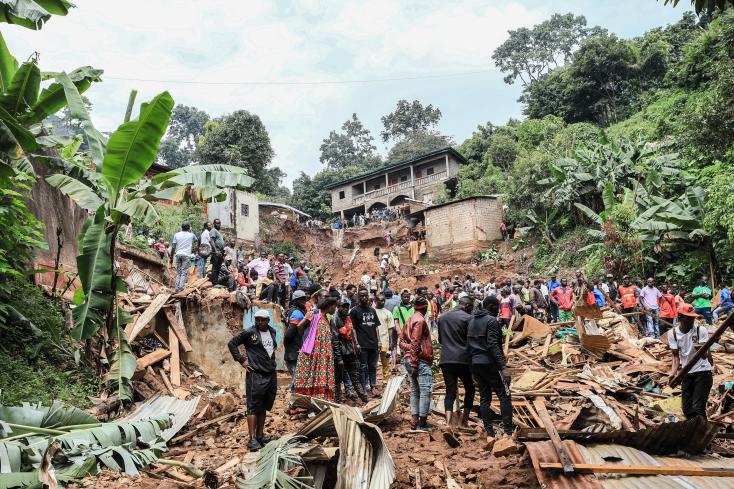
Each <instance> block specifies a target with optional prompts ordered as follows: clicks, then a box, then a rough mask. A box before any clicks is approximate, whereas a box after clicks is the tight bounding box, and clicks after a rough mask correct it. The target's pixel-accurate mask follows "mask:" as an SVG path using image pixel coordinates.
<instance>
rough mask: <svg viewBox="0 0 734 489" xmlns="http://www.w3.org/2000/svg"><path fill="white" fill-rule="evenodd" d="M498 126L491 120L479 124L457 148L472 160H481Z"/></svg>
mask: <svg viewBox="0 0 734 489" xmlns="http://www.w3.org/2000/svg"><path fill="white" fill-rule="evenodd" d="M496 130H497V127H496V126H495V125H494V124H492V123H491V122H487V123H486V124H485V125H481V124H480V125H478V126H477V129H476V130H475V131H474V132H473V133H472V135H471V137H470V138H469V139H467V140H465V141H464V142H463V143H461V144H460V145H459V147H458V148H456V149H457V150H458V151H459V153H461V154H462V155H463V156H464V158H466V159H467V160H468V161H470V162H480V161H482V158H483V157H484V153H486V152H487V148H489V138H490V137H491V136H492V135H493V134H494V133H495V131H496Z"/></svg>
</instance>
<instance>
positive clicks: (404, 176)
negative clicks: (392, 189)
mask: <svg viewBox="0 0 734 489" xmlns="http://www.w3.org/2000/svg"><path fill="white" fill-rule="evenodd" d="M400 181H401V182H407V181H408V175H403V176H402V177H400Z"/></svg>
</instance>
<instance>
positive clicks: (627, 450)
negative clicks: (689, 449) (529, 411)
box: [525, 440, 734, 489]
mask: <svg viewBox="0 0 734 489" xmlns="http://www.w3.org/2000/svg"><path fill="white" fill-rule="evenodd" d="M525 445H526V446H527V448H528V452H529V453H530V458H531V460H532V464H533V468H534V469H535V474H536V476H537V478H538V482H539V483H540V485H541V487H543V488H544V489H589V488H591V489H734V478H732V477H704V476H669V475H645V476H641V475H624V474H596V475H594V474H574V475H570V476H566V475H563V473H562V472H561V471H552V470H541V469H540V468H539V467H540V465H539V464H540V463H541V462H555V463H558V462H559V459H558V454H557V453H556V450H555V448H554V447H553V444H552V443H551V442H550V441H543V442H532V443H526V444H525ZM563 445H564V447H565V448H566V451H567V452H568V454H569V456H570V457H571V460H572V461H573V463H577V464H581V463H586V464H610V465H611V464H618V465H657V466H695V467H712V468H724V469H734V458H725V457H718V456H711V455H699V456H695V457H685V458H684V457H661V456H654V455H650V454H649V453H646V452H643V451H642V450H637V449H636V448H632V447H627V446H624V445H614V444H597V445H586V446H582V445H579V444H577V443H574V442H572V441H570V440H564V441H563Z"/></svg>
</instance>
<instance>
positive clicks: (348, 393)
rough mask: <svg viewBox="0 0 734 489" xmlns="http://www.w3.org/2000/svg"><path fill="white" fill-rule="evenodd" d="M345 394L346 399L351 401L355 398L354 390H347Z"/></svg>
mask: <svg viewBox="0 0 734 489" xmlns="http://www.w3.org/2000/svg"><path fill="white" fill-rule="evenodd" d="M346 396H347V399H350V400H352V401H356V400H357V393H356V392H354V391H347V393H346Z"/></svg>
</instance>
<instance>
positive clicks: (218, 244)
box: [209, 219, 224, 285]
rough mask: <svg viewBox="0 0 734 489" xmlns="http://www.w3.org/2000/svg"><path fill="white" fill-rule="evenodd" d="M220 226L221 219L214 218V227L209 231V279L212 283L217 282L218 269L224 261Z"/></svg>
mask: <svg viewBox="0 0 734 489" xmlns="http://www.w3.org/2000/svg"><path fill="white" fill-rule="evenodd" d="M221 228H222V221H220V220H219V219H214V228H213V229H212V230H211V231H209V244H210V245H211V248H212V254H211V258H210V260H211V263H212V270H211V272H209V281H210V282H211V283H212V284H213V285H217V284H218V283H219V271H220V269H221V268H222V263H224V238H223V237H222V233H221V232H219V230H220V229H221Z"/></svg>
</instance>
